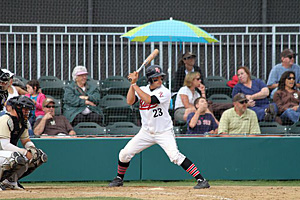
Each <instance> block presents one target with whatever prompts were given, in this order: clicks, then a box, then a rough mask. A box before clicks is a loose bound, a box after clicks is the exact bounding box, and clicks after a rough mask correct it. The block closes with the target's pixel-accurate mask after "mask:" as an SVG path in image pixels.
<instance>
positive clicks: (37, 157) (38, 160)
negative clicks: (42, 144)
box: [19, 147, 48, 179]
mask: <svg viewBox="0 0 300 200" xmlns="http://www.w3.org/2000/svg"><path fill="white" fill-rule="evenodd" d="M28 151H30V152H31V154H32V159H31V160H29V165H28V170H27V171H26V172H25V173H24V174H23V175H22V176H21V177H20V178H19V179H21V178H23V177H25V176H28V175H29V174H31V173H32V172H33V171H34V170H35V169H36V168H38V167H39V166H41V165H42V164H43V163H45V162H47V160H48V156H47V154H45V153H44V152H43V151H42V150H41V149H37V148H35V147H30V148H28Z"/></svg>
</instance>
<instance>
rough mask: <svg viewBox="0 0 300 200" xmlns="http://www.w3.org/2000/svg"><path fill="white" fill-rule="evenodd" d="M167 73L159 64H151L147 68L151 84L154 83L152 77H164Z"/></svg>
mask: <svg viewBox="0 0 300 200" xmlns="http://www.w3.org/2000/svg"><path fill="white" fill-rule="evenodd" d="M165 75H166V74H165V73H163V71H162V69H161V67H160V66H158V65H151V66H149V67H148V68H147V69H146V77H147V80H148V82H149V83H150V84H152V83H153V80H152V78H155V77H159V76H162V77H164V76H165Z"/></svg>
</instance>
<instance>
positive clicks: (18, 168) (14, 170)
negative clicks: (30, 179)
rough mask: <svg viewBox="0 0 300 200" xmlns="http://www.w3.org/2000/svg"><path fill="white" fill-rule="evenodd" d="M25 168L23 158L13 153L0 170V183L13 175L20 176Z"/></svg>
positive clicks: (17, 153)
mask: <svg viewBox="0 0 300 200" xmlns="http://www.w3.org/2000/svg"><path fill="white" fill-rule="evenodd" d="M26 168H27V167H26V160H25V157H24V156H23V155H22V154H20V153H19V152H13V153H12V154H11V157H9V158H7V160H6V161H5V162H4V163H3V164H2V166H1V168H0V181H3V180H5V179H8V178H10V177H12V176H13V175H14V174H22V173H23V172H24V171H25V170H26ZM14 177H15V176H14ZM16 178H17V177H16Z"/></svg>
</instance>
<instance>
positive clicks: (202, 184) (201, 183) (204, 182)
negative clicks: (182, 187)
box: [194, 179, 210, 189]
mask: <svg viewBox="0 0 300 200" xmlns="http://www.w3.org/2000/svg"><path fill="white" fill-rule="evenodd" d="M209 187H210V185H209V184H208V182H207V180H206V179H204V180H202V179H198V180H197V185H195V186H194V189H202V188H209Z"/></svg>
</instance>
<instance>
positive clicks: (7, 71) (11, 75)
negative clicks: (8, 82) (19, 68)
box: [1, 69, 15, 78]
mask: <svg viewBox="0 0 300 200" xmlns="http://www.w3.org/2000/svg"><path fill="white" fill-rule="evenodd" d="M1 70H2V71H3V72H4V73H8V74H9V77H10V78H11V77H13V76H14V75H15V74H14V73H12V72H11V71H9V70H8V69H1Z"/></svg>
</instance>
